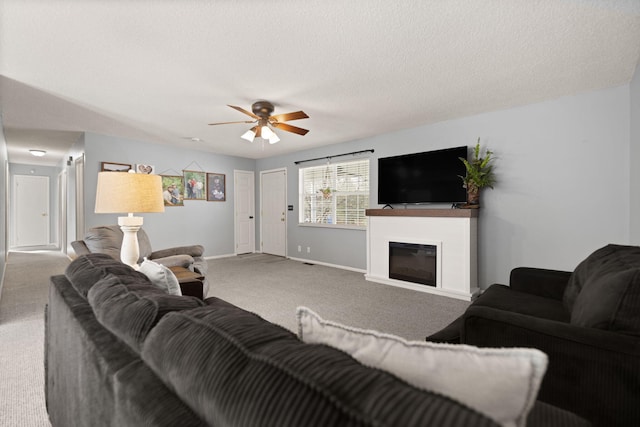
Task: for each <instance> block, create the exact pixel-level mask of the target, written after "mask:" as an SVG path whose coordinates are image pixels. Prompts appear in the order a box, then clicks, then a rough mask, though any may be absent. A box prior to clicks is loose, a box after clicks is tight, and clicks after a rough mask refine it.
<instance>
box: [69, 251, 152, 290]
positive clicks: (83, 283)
mask: <svg viewBox="0 0 640 427" xmlns="http://www.w3.org/2000/svg"><path fill="white" fill-rule="evenodd" d="M64 274H65V276H66V277H67V280H69V282H71V285H72V286H73V287H74V288H75V290H76V291H78V293H79V294H80V295H82V296H83V297H84V298H85V299H86V298H87V294H88V292H89V289H91V287H92V286H93V285H95V284H96V282H98V281H99V280H100V279H103V278H105V277H107V275H109V274H113V275H115V276H118V277H121V278H122V282H123V283H124V284H127V283H137V284H140V283H147V284H148V285H149V286H150V285H151V282H149V280H148V279H147V276H145V275H144V274H142V273H139V272H137V271H135V270H134V269H133V268H131V267H129V266H128V265H126V264H123V263H121V262H120V261H116V260H115V259H113V258H111V256H109V255H107V254H99V253H91V254H87V255H82V256H80V257H78V258H76V259H74V260H73V261H72V262H71V263H70V264H69V265H68V266H67V269H66V270H65V272H64Z"/></svg>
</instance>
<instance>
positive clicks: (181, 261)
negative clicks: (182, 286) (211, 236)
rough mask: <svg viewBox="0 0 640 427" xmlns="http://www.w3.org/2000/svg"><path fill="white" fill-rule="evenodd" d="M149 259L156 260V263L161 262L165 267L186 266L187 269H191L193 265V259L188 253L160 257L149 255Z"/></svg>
mask: <svg viewBox="0 0 640 427" xmlns="http://www.w3.org/2000/svg"><path fill="white" fill-rule="evenodd" d="M152 255H153V254H152ZM149 259H150V260H151V261H154V262H157V263H158V264H162V265H164V266H165V267H184V268H188V269H189V270H193V268H192V267H191V266H192V265H193V262H194V260H193V257H191V256H190V255H172V256H165V257H161V258H152V257H149Z"/></svg>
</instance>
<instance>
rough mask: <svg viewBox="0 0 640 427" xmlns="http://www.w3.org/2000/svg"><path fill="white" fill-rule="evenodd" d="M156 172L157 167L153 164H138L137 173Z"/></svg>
mask: <svg viewBox="0 0 640 427" xmlns="http://www.w3.org/2000/svg"><path fill="white" fill-rule="evenodd" d="M155 172H156V167H155V166H152V165H143V164H140V163H138V164H136V173H146V174H151V173H155Z"/></svg>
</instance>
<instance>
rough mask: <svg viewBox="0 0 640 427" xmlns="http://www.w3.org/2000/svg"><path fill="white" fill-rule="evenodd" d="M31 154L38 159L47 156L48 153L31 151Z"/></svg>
mask: <svg viewBox="0 0 640 427" xmlns="http://www.w3.org/2000/svg"><path fill="white" fill-rule="evenodd" d="M29 152H30V153H31V155H33V156H36V157H42V156H44V155H45V154H47V152H46V151H44V150H29Z"/></svg>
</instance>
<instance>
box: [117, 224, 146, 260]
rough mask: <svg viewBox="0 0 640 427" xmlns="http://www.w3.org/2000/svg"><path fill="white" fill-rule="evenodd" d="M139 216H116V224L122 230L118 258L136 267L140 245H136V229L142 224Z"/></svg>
mask: <svg viewBox="0 0 640 427" xmlns="http://www.w3.org/2000/svg"><path fill="white" fill-rule="evenodd" d="M142 221H143V218H142V217H141V216H121V217H118V225H119V226H120V229H121V230H122V233H123V237H122V247H121V248H120V260H121V261H122V262H123V263H125V264H127V265H128V266H131V267H133V268H135V269H136V270H137V269H138V267H139V266H138V258H139V257H140V247H139V246H138V230H140V227H141V226H142Z"/></svg>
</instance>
